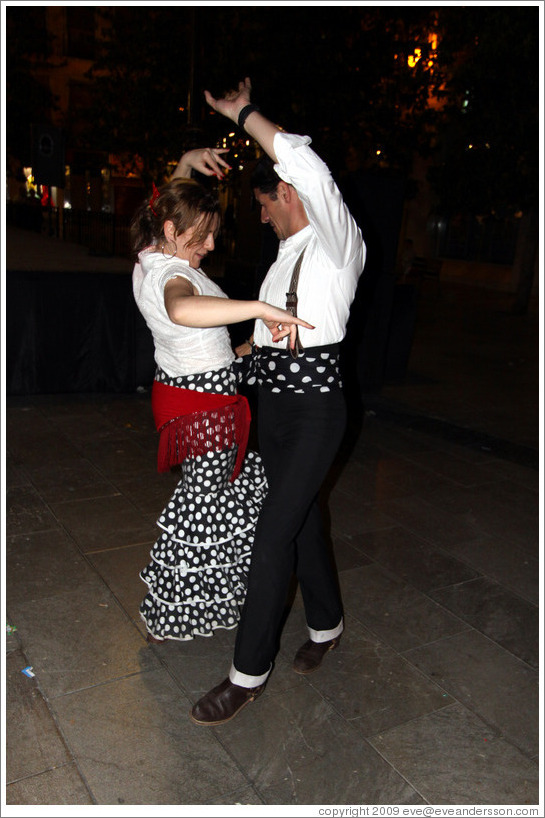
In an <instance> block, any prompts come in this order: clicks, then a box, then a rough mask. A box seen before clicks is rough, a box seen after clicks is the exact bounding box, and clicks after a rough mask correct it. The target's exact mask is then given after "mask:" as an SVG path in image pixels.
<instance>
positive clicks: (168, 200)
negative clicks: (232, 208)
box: [131, 178, 221, 257]
mask: <svg viewBox="0 0 545 818" xmlns="http://www.w3.org/2000/svg"><path fill="white" fill-rule="evenodd" d="M220 213H221V211H220V205H219V202H218V200H217V198H216V197H215V195H214V194H213V193H211V192H210V191H209V190H207V189H206V188H205V187H203V185H201V184H199V183H198V182H196V181H195V180H194V179H185V178H184V179H173V180H172V181H171V182H167V184H166V185H163V186H162V187H160V188H159V191H158V195H156V196H155V197H154V199H153V202H152V203H151V204H150V199H147V200H146V201H145V202H143V203H142V205H141V206H140V207H139V208H138V210H137V211H136V213H135V214H134V217H133V220H132V222H131V247H132V251H133V254H134V256H135V257H136V256H138V253H139V252H140V251H141V250H143V249H144V248H145V247H150V246H154V245H158V244H160V243H162V242H163V241H164V238H165V237H164V234H163V226H164V223H165V222H166V221H167V220H170V221H172V223H173V224H174V229H175V231H176V235H180V233H185V231H186V230H188V228H190V227H193V226H194V225H197V230H196V231H195V234H194V236H193V238H192V239H191V242H190V244H198V243H199V242H201V241H204V239H205V238H206V236H207V235H208V233H210V232H211V231H214V232H217V230H218V228H219V217H220Z"/></svg>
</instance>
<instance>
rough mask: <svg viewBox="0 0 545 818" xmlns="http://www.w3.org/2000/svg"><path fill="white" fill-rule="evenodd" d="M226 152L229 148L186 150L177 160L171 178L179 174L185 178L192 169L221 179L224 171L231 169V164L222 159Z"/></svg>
mask: <svg viewBox="0 0 545 818" xmlns="http://www.w3.org/2000/svg"><path fill="white" fill-rule="evenodd" d="M228 152H229V148H195V149H194V150H191V151H187V153H184V155H183V156H182V158H181V159H180V161H179V162H178V165H177V166H176V170H175V171H174V173H173V174H172V178H173V179H174V178H176V177H179V176H182V177H186V178H187V177H189V176H190V175H191V169H193V170H197V171H199V173H202V174H204V175H205V176H217V177H218V179H223V178H224V177H225V171H226V170H231V166H230V165H228V164H227V162H225V160H224V159H222V154H223V153H228Z"/></svg>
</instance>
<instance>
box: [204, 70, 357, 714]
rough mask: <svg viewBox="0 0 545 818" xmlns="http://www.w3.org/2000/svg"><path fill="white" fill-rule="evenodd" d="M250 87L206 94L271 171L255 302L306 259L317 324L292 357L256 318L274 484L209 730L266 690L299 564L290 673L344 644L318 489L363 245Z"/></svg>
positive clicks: (339, 414)
mask: <svg viewBox="0 0 545 818" xmlns="http://www.w3.org/2000/svg"><path fill="white" fill-rule="evenodd" d="M250 91H251V85H250V81H249V79H246V80H245V81H244V82H241V83H239V87H238V90H237V91H233V92H231V93H229V94H227V95H226V96H225V97H224V98H222V99H214V97H212V95H211V94H210V93H209V92H208V91H206V92H205V97H206V101H207V102H208V104H209V105H210V106H211V107H212V108H213V109H214V110H215V111H217V112H218V113H221V114H223V115H224V116H226V117H227V118H229V119H231V120H232V121H233V122H235V123H237V124H238V125H239V126H240V127H243V128H244V129H245V130H246V132H247V133H248V134H249V136H251V137H253V138H254V139H255V140H256V141H257V142H258V143H259V144H260V145H261V147H262V148H263V150H264V151H265V153H266V154H267V156H268V157H269V159H270V161H269V165H270V166H271V167H270V168H267V167H259V168H258V170H256V173H255V174H254V177H253V179H252V186H253V188H254V195H255V198H256V200H257V202H258V204H259V205H260V207H261V221H262V222H264V223H267V224H269V225H270V226H271V227H272V229H273V230H274V232H275V233H276V235H277V237H278V239H279V240H280V244H279V249H278V256H277V259H276V261H275V262H274V263H273V264H272V266H271V268H270V270H269V272H268V273H267V276H266V277H265V280H264V282H263V285H262V287H261V291H260V296H259V297H260V299H263V300H266V301H268V302H269V303H272V304H274V305H275V306H282V307H285V306H286V294H287V293H288V291H291V290H293V289H295V287H294V286H291V285H292V275H293V272H294V268H295V267H296V265H297V263H298V262H299V263H300V272H299V280H298V284H297V285H296V292H297V297H298V302H297V306H296V309H297V314H298V315H299V316H300V317H304V318H305V320H306V321H308V322H310V324H311V325H312V326H313V327H314V329H304V330H302V331H301V332H300V343H301V346H302V349H301V350H300V352H299V355H298V357H296V358H294V357H293V355H292V353H291V351H290V349H289V347H288V348H282V349H279V348H275V347H274V346H272V345H271V341H270V340H269V338H267V336H266V333H265V331H264V327H263V326H262V324H261V322H259V321H258V322H256V326H255V331H254V343H255V347H256V351H255V352H254V355H255V356H256V361H255V363H256V369H257V380H258V384H259V389H258V400H259V423H258V432H259V444H260V453H261V456H262V458H263V462H264V465H265V471H266V474H267V480H268V484H269V491H268V495H267V498H266V500H265V503H264V505H263V508H262V512H261V515H260V518H259V522H258V525H257V528H256V532H255V539H254V551H253V557H252V565H251V569H250V574H249V578H248V591H247V596H246V601H245V604H244V607H243V610H242V613H241V619H240V623H239V626H238V631H237V637H236V644H235V653H234V658H233V664H232V667H231V670H230V672H229V676H228V678H226V679H225V680H224V681H223V682H222V683H221V684H220V685H218V686H217V687H215V688H213V689H212V690H210V691H209V692H208V693H207V694H206V695H205V696H203V697H202V698H201V699H200V700H199V701H198V702H197V703H196V704H195V706H194V707H193V709H192V711H191V719H192V720H193V721H194V722H195V723H196V724H200V725H204V726H214V725H218V724H223V723H224V722H226V721H229V719H231V718H233V717H234V716H235V715H236V714H237V713H238V712H239V711H240V710H241V709H242V708H243V707H244V706H245V705H246V704H248V703H249V702H251V701H253V700H254V699H256V698H257V697H258V696H259V695H260V693H261V692H262V691H263V689H264V686H265V683H266V681H267V677H268V675H269V673H270V671H271V668H272V663H273V660H274V657H275V654H276V651H277V641H278V635H279V629H280V623H281V620H282V615H283V612H284V609H285V605H286V601H287V593H288V589H289V583H290V579H291V576H292V573H293V571H294V570H295V572H296V576H297V579H298V581H299V585H300V588H301V593H302V596H303V601H304V606H305V616H306V621H307V626H308V635H309V639H308V640H307V641H306V642H305V643H304V644H303V645H302V647H301V648H300V649H299V651H298V652H297V654H296V656H295V660H294V670H295V671H296V672H297V673H302V674H307V673H311V672H312V671H314V670H316V669H317V668H318V667H319V666H320V664H321V662H322V659H323V657H324V655H325V654H326V653H327V652H328V651H329V650H333V649H334V648H336V647H337V646H338V644H339V641H340V638H341V634H342V631H343V611H342V603H341V598H340V592H339V589H338V582H337V577H336V573H335V570H334V567H333V565H332V564H331V559H330V554H329V550H328V545H327V540H326V537H325V533H324V531H323V525H322V520H321V514H320V510H319V507H318V503H317V495H318V492H319V490H320V487H321V484H322V482H323V480H324V478H325V477H326V475H327V472H328V471H329V469H330V467H331V464H332V462H333V460H334V457H335V455H336V453H337V451H338V448H339V446H340V443H341V441H342V438H343V435H344V431H345V426H346V406H345V403H344V397H343V393H342V384H341V381H340V375H339V368H338V357H339V344H340V342H341V341H342V339H343V337H344V335H345V331H346V323H347V320H348V316H349V310H350V305H351V303H352V300H353V298H354V295H355V291H356V286H357V283H358V279H359V276H360V275H361V273H362V271H363V266H364V263H365V244H364V242H363V239H362V236H361V232H360V230H359V228H358V226H357V224H356V222H355V221H354V219H353V217H352V216H351V214H350V212H349V211H348V208H347V207H346V205H345V203H344V202H343V199H342V196H341V194H340V191H339V190H338V188H337V186H336V184H335V182H334V181H333V179H332V177H331V173H330V172H329V170H328V168H327V166H326V165H325V164H324V163H323V162H322V160H321V159H320V158H319V157H318V156H317V155H316V154H315V153H314V152H313V151H312V150H311V148H310V147H309V144H310V141H311V140H310V138H309V137H306V136H298V135H295V134H287V133H284V132H283V131H281V130H280V128H278V127H277V126H276V125H274V124H273V123H272V122H271V121H270V120H268V119H267V118H266V117H264V116H263V115H262V114H261V113H260V111H259V109H258V108H257V107H256V106H255V105H252V104H251V103H250ZM303 251H304V254H303ZM302 254H303V255H302ZM301 256H302V258H301ZM269 337H270V336H269Z"/></svg>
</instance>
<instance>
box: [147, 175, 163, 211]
mask: <svg viewBox="0 0 545 818" xmlns="http://www.w3.org/2000/svg"><path fill="white" fill-rule="evenodd" d="M160 195H161V194H160V193H159V189H158V188H157V187H156V185H155V182H153V193H152V196H151V199H150V200H149V208H150V210H151V212H152V213H153V215H154V216H155V218H157V212H156V211H155V210H154V207H153V205H154V204H155V202H156V201H157V199H158V198H159V196H160Z"/></svg>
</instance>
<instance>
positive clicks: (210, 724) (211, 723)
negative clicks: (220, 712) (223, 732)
mask: <svg viewBox="0 0 545 818" xmlns="http://www.w3.org/2000/svg"><path fill="white" fill-rule="evenodd" d="M260 695H261V693H258V694H257V696H252V698H251V699H247V700H246V701H245V702H244V704H241V705H240V707H239V708H238V710H235V712H234V713H233V715H232V716H229V718H228V719H220V721H199V719H196V718H195V716H194V715H193V713H192V712H191V710H190V711H189V718H190V719H191V721H192V722H193V724H198V725H199V727H218V726H219V725H220V724H227V722H228V721H231V720H232V719H234V718H235V716H238V714H239V713H240V711H241V710H244V708H245V707H246V705H247V704H250V703H251V702H255V700H256V699H258V698H259V697H260Z"/></svg>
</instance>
